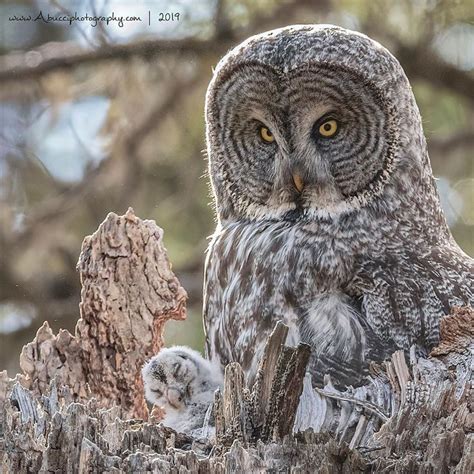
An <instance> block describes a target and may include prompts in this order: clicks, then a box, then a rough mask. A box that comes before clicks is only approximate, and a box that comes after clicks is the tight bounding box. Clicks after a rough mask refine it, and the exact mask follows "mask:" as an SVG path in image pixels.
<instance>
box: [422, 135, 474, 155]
mask: <svg viewBox="0 0 474 474" xmlns="http://www.w3.org/2000/svg"><path fill="white" fill-rule="evenodd" d="M428 147H429V149H430V152H433V153H438V154H444V153H446V154H447V153H453V152H454V151H456V150H459V149H472V148H474V131H471V130H463V131H462V132H459V133H454V134H452V135H450V136H448V137H442V138H435V137H433V138H430V139H429V140H428Z"/></svg>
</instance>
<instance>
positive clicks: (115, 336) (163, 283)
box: [0, 209, 186, 418]
mask: <svg viewBox="0 0 474 474" xmlns="http://www.w3.org/2000/svg"><path fill="white" fill-rule="evenodd" d="M78 270H79V272H80V278H81V284H82V291H81V304H80V314H81V318H80V319H79V321H78V322H77V325H76V330H75V335H72V334H70V333H69V332H68V331H65V330H61V331H59V334H57V335H56V336H55V335H54V334H53V333H52V331H51V329H50V327H49V326H48V323H47V322H45V323H44V324H43V326H42V327H41V328H40V329H39V330H38V333H37V334H36V337H35V339H34V340H33V342H31V343H29V344H27V345H26V346H25V347H24V348H23V351H22V353H21V356H20V367H21V369H22V371H23V374H22V375H20V376H18V381H19V382H20V383H21V384H22V385H23V386H24V387H26V388H28V389H30V390H31V391H32V392H33V394H36V395H42V394H45V393H46V392H47V391H48V389H49V384H50V382H51V380H53V379H56V382H57V384H58V386H62V385H65V386H68V387H69V388H70V390H71V393H72V397H73V399H74V400H75V401H86V400H87V399H88V398H90V397H94V398H95V399H96V400H97V401H98V404H99V405H100V406H103V407H110V406H113V405H118V406H120V407H122V408H123V409H124V413H125V414H126V416H127V417H140V418H146V417H147V415H148V410H147V407H146V403H145V400H144V397H143V386H142V380H141V377H140V368H141V366H142V365H143V363H144V362H145V360H146V359H148V358H149V357H150V356H152V355H153V354H156V353H157V352H158V351H159V349H160V348H161V347H162V345H163V339H162V332H163V325H164V323H165V321H167V320H168V319H184V318H185V317H186V313H185V302H186V292H185V290H184V289H183V288H182V287H181V285H180V284H179V281H178V279H177V278H176V277H175V275H174V274H173V272H172V271H171V265H170V263H169V261H168V258H167V256H166V250H165V248H164V247H163V231H162V230H161V229H160V228H159V227H157V226H156V224H155V223H154V222H153V221H142V220H141V219H139V218H138V217H136V216H135V214H134V213H133V210H132V209H129V210H128V211H127V213H126V214H125V215H124V216H120V217H119V216H117V215H116V214H113V213H110V214H109V215H108V216H107V218H106V219H105V220H104V222H103V223H102V224H101V225H100V227H99V228H98V230H97V231H96V232H95V233H94V234H93V235H91V236H88V237H86V238H85V239H84V242H83V245H82V251H81V255H80V258H79V263H78ZM3 379H4V382H3V384H5V388H4V389H3V390H2V385H1V382H0V401H1V400H2V399H3V398H4V396H5V389H6V385H7V382H6V374H4V375H3Z"/></svg>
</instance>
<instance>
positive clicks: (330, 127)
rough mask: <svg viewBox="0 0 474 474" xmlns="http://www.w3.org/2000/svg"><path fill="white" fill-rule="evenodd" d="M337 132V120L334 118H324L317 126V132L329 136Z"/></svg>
mask: <svg viewBox="0 0 474 474" xmlns="http://www.w3.org/2000/svg"><path fill="white" fill-rule="evenodd" d="M336 132H337V122H336V120H334V119H330V120H326V121H325V122H323V123H322V124H321V125H320V126H319V134H320V135H321V136H323V137H326V138H329V137H332V136H334V134H335V133H336Z"/></svg>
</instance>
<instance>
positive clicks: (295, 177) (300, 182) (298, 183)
mask: <svg viewBox="0 0 474 474" xmlns="http://www.w3.org/2000/svg"><path fill="white" fill-rule="evenodd" d="M293 183H294V184H295V188H296V189H297V190H298V192H299V193H300V192H301V191H303V188H304V182H303V178H302V177H301V176H300V175H299V174H296V173H294V174H293Z"/></svg>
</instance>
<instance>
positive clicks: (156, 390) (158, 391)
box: [151, 388, 163, 397]
mask: <svg viewBox="0 0 474 474" xmlns="http://www.w3.org/2000/svg"><path fill="white" fill-rule="evenodd" d="M151 391H152V392H155V393H156V394H157V395H158V397H161V396H163V392H162V391H161V390H160V389H158V388H156V389H155V388H152V389H151Z"/></svg>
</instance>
